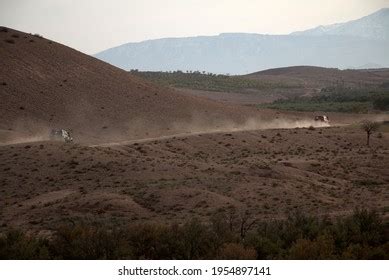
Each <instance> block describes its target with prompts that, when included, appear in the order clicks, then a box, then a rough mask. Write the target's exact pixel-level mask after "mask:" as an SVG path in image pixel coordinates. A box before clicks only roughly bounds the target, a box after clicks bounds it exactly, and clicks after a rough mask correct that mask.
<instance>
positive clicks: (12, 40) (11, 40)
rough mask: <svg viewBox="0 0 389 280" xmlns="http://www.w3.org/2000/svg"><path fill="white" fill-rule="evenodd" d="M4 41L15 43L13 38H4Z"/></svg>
mask: <svg viewBox="0 0 389 280" xmlns="http://www.w3.org/2000/svg"><path fill="white" fill-rule="evenodd" d="M4 41H5V42H7V43H9V44H15V40H14V39H5V40H4Z"/></svg>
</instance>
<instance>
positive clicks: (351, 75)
mask: <svg viewBox="0 0 389 280" xmlns="http://www.w3.org/2000/svg"><path fill="white" fill-rule="evenodd" d="M244 77H247V78H252V79H255V80H260V81H261V80H263V81H278V82H284V83H285V82H291V81H295V82H296V83H297V82H299V83H300V84H301V85H303V86H304V85H305V86H309V87H316V88H319V89H321V88H325V87H330V86H337V85H338V86H339V85H341V86H344V87H353V88H367V89H371V88H377V87H380V86H382V85H383V84H384V83H385V82H387V81H389V69H388V68H381V69H346V70H340V69H337V68H324V67H314V66H293V67H282V68H275V69H268V70H264V71H260V72H255V73H251V74H249V75H246V76H244Z"/></svg>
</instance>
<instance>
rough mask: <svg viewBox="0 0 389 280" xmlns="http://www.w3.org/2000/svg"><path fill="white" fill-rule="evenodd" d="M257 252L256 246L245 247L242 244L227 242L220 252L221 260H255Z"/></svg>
mask: <svg viewBox="0 0 389 280" xmlns="http://www.w3.org/2000/svg"><path fill="white" fill-rule="evenodd" d="M256 258H257V253H256V251H255V249H254V248H245V247H244V246H243V245H242V244H238V243H226V244H224V245H223V246H222V247H221V249H220V252H219V255H218V259H221V260H255V259H256Z"/></svg>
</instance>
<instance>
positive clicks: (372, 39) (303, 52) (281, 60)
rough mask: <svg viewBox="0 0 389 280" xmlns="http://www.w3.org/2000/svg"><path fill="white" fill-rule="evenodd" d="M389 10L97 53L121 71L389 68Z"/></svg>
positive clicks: (116, 48)
mask: <svg viewBox="0 0 389 280" xmlns="http://www.w3.org/2000/svg"><path fill="white" fill-rule="evenodd" d="M388 49H389V9H388V8H385V9H381V10H379V11H377V12H376V13H373V14H371V15H369V16H366V17H363V18H361V19H358V20H353V21H350V22H346V23H340V24H333V25H329V26H319V27H316V28H314V29H309V30H306V31H300V32H294V33H291V34H289V35H263V34H248V33H223V34H220V35H218V36H198V37H188V38H163V39H157V40H149V41H143V42H139V43H128V44H124V45H121V46H118V47H114V48H111V49H108V50H105V51H102V52H100V53H98V54H96V55H95V56H96V57H97V58H99V59H101V60H103V61H106V62H108V63H110V64H112V65H115V66H117V67H120V68H122V69H125V70H130V69H139V70H144V71H174V70H182V71H187V70H191V71H195V70H198V71H207V72H212V73H230V74H247V73H251V72H255V71H259V70H264V69H268V68H277V67H285V66H294V65H313V66H323V67H335V68H359V67H361V66H367V67H369V65H374V66H375V67H377V66H379V67H388V66H389V55H388V52H387V50H388Z"/></svg>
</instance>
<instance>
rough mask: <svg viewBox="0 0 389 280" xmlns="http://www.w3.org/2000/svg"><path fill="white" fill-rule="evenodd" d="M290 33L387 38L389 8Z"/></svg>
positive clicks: (388, 36) (388, 31) (388, 32)
mask: <svg viewBox="0 0 389 280" xmlns="http://www.w3.org/2000/svg"><path fill="white" fill-rule="evenodd" d="M292 35H315V36H321V35H347V36H357V37H364V38H371V39H378V40H389V8H385V9H381V10H379V11H378V12H375V13H374V14H371V15H369V16H366V17H363V18H360V19H357V20H353V21H349V22H346V23H336V24H332V25H327V26H318V27H316V28H313V29H309V30H306V31H300V32H294V33H292Z"/></svg>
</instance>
